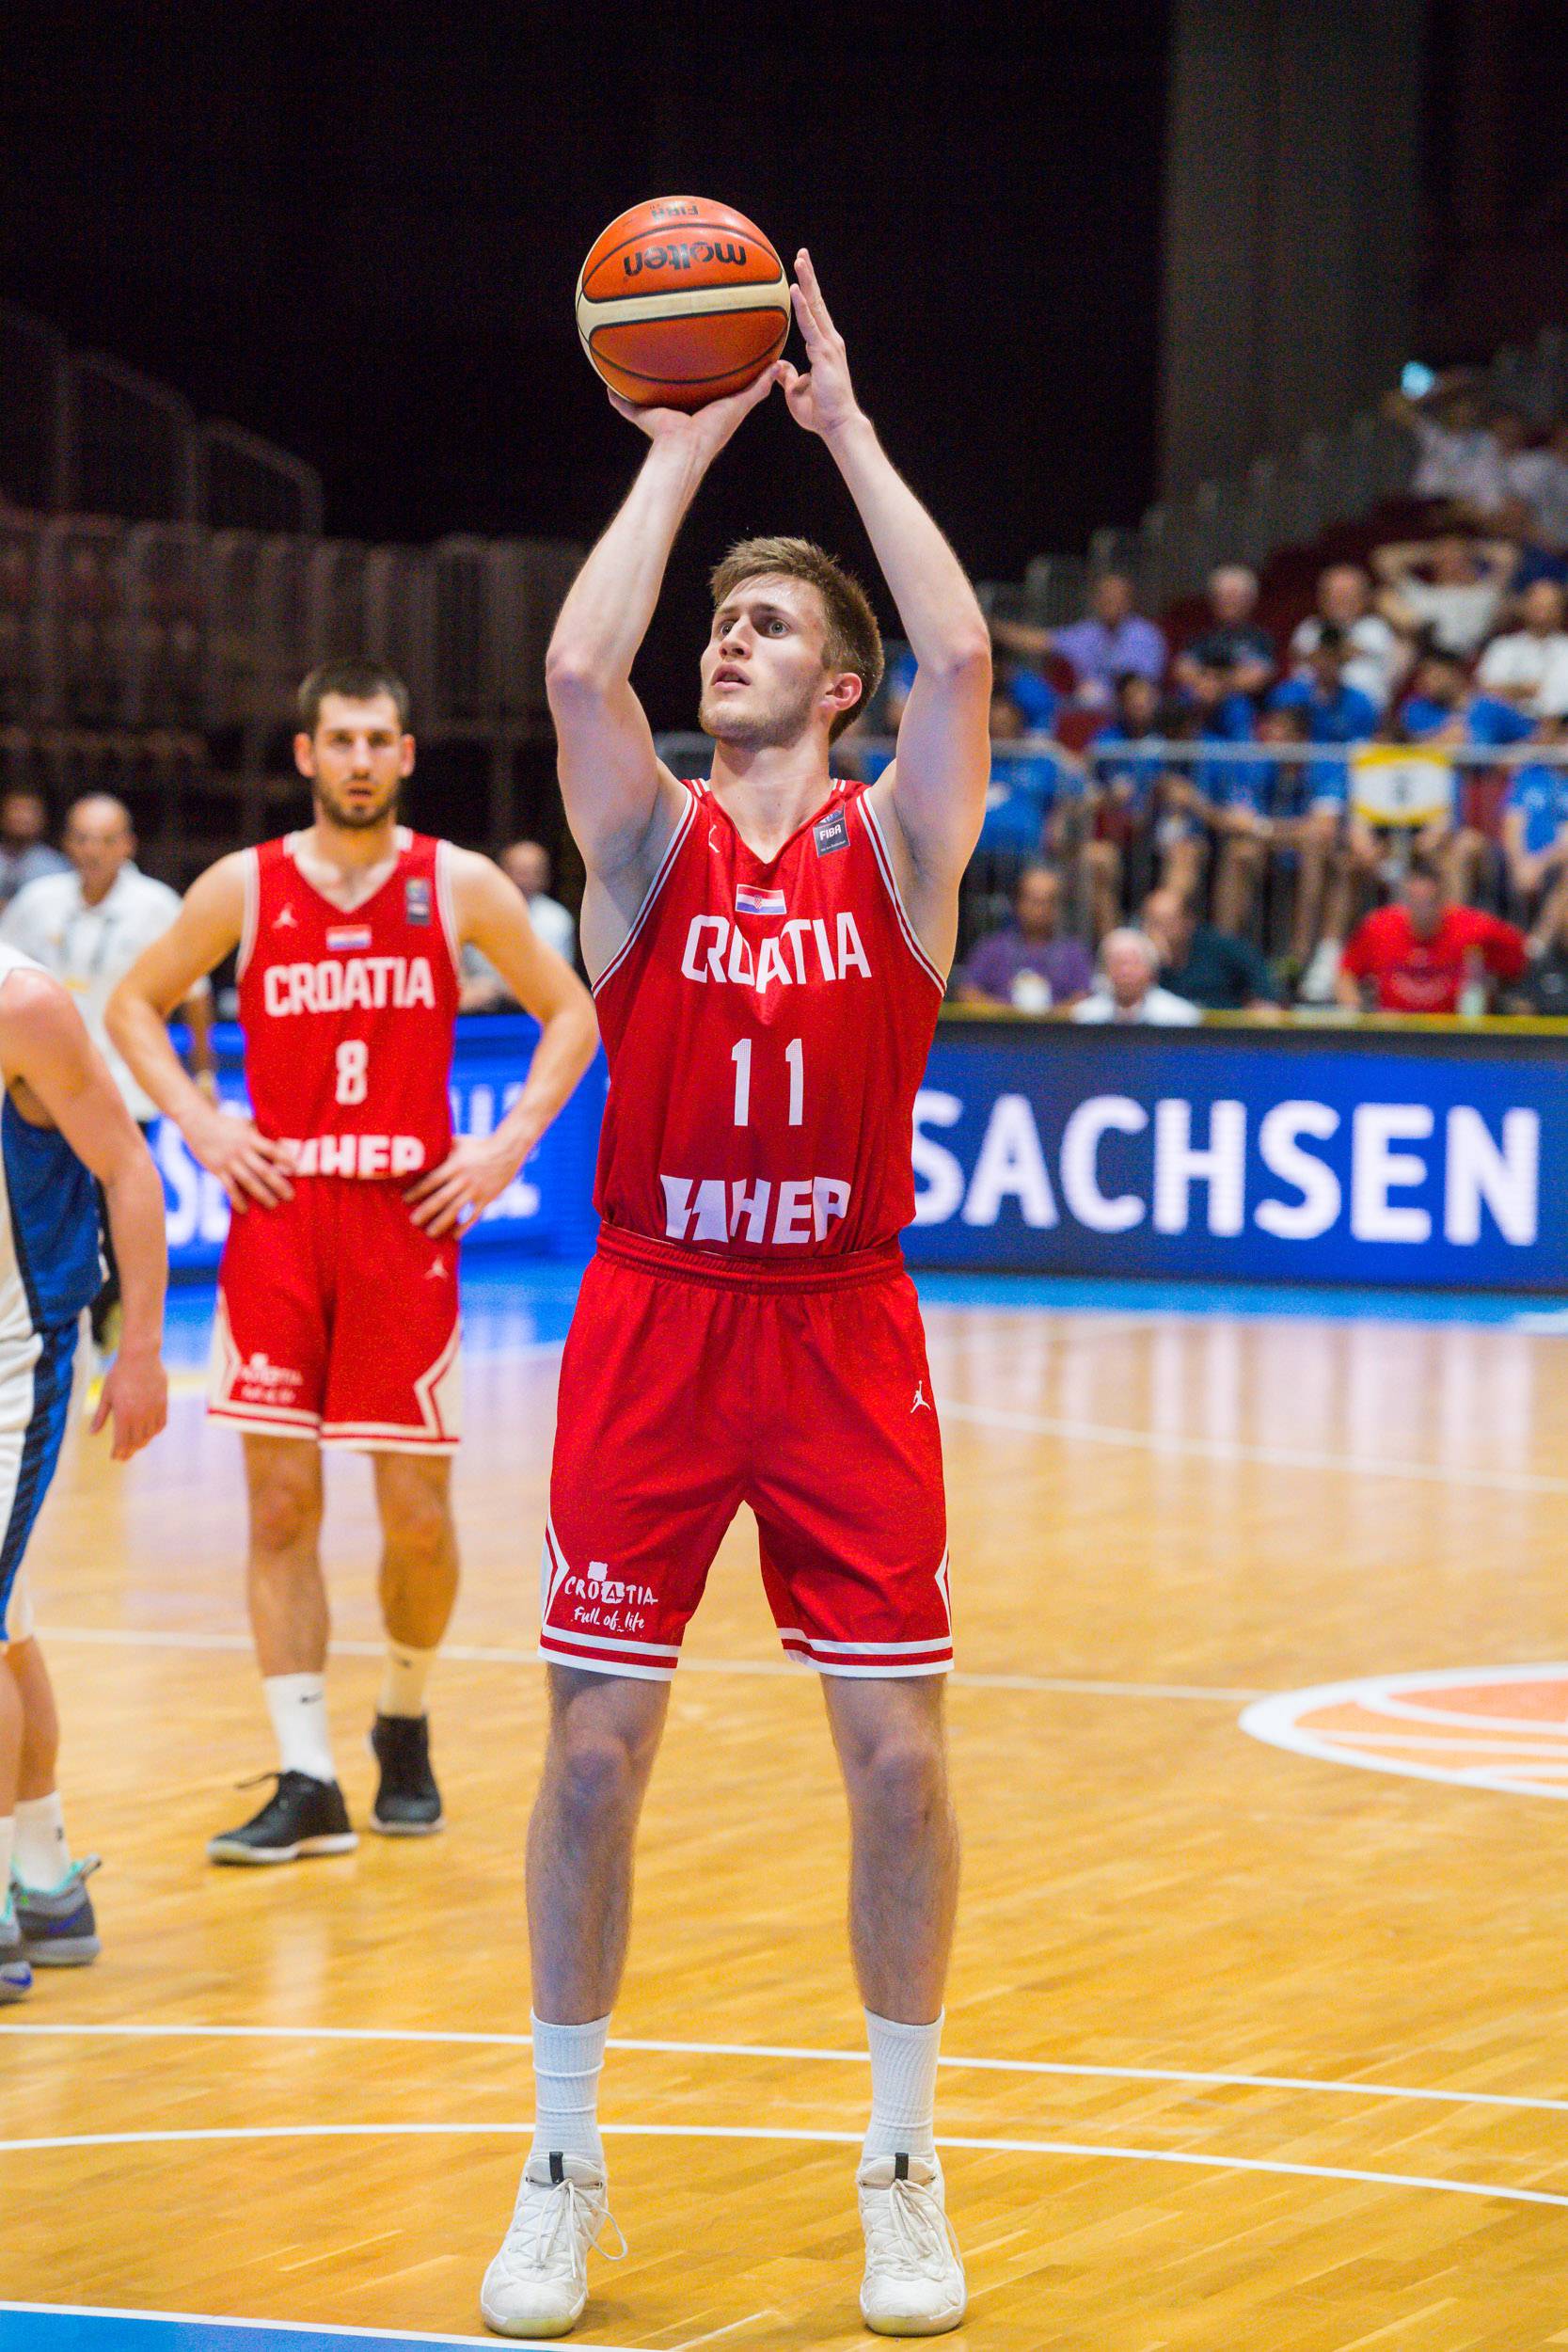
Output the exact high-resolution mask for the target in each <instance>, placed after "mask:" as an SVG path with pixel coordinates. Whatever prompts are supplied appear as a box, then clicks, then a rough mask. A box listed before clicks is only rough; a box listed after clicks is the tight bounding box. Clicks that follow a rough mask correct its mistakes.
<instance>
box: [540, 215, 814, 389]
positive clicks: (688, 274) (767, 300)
mask: <svg viewBox="0 0 1568 2352" xmlns="http://www.w3.org/2000/svg"><path fill="white" fill-rule="evenodd" d="M577 310H578V334H579V335H580V336H581V338H582V347H583V349H584V351H586V352H587V354H588V357H589V358H590V359H591V360H592V361H593V363H594V367H595V368H596V369H597V370H598V372H599V373H600V375H602V376H603V378H604V380H605V382H606V383H607V384H608V385H609V386H610V389H611V391H614V392H619V393H620V395H621V397H622V398H623V400H629V401H632V402H634V403H635V404H636V405H637V406H638V407H639V408H686V409H692V408H705V407H706V405H707V404H708V402H709V401H710V400H721V399H722V398H723V396H724V394H725V393H726V392H738V391H743V390H744V389H745V388H746V386H747V385H748V384H751V383H753V382H754V381H755V379H756V378H757V377H758V376H759V375H760V374H761V373H762V372H763V370H764V368H766V367H768V366H769V365H770V364H771V363H772V361H773V360H775V359H776V358H778V356H779V354H780V352H781V351H782V350H783V349H784V338H785V337H786V336H787V335H788V333H789V316H790V312H789V281H788V279H787V278H785V276H784V264H783V262H781V261H780V260H779V257H778V255H777V254H776V253H775V252H774V250H773V248H772V246H770V245H769V244H768V239H767V238H766V237H765V236H764V235H763V234H762V231H761V230H759V229H756V228H754V227H753V226H752V222H751V221H749V220H747V219H746V217H745V216H744V215H743V214H740V213H732V212H731V210H730V209H729V206H728V205H727V204H709V203H706V202H705V200H704V199H702V198H701V197H695V196H661V197H658V198H657V199H655V200H654V201H653V202H652V203H649V204H634V205H633V206H632V209H631V211H630V212H629V213H623V214H622V215H620V217H619V219H617V220H612V221H611V222H610V227H609V228H608V229H607V230H605V231H604V232H603V234H602V235H601V236H599V237H598V238H597V239H596V240H595V241H594V246H593V249H592V250H591V252H590V253H589V256H588V259H587V261H586V262H584V263H583V265H582V271H581V275H580V276H579V277H578V294H577Z"/></svg>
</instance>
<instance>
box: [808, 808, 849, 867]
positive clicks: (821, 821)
mask: <svg viewBox="0 0 1568 2352" xmlns="http://www.w3.org/2000/svg"><path fill="white" fill-rule="evenodd" d="M811 837H812V839H813V840H814V841H815V842H816V854H817V856H818V857H831V856H832V852H833V851H834V850H847V848H848V847H849V819H848V818H847V817H846V816H845V814H844V811H843V810H842V809H841V808H834V809H830V810H829V812H828V814H827V816H826V817H819V818H817V820H816V824H815V825H813V827H812V829H811Z"/></svg>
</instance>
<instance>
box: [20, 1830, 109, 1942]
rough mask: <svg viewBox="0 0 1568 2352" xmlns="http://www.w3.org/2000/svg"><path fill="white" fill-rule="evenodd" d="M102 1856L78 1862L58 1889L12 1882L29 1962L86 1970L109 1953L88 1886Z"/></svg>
mask: <svg viewBox="0 0 1568 2352" xmlns="http://www.w3.org/2000/svg"><path fill="white" fill-rule="evenodd" d="M98 1867H100V1866H99V1860H98V1856H97V1855H96V1854H95V1853H90V1854H88V1855H87V1859H86V1860H85V1861H84V1862H73V1863H72V1864H71V1867H70V1869H69V1870H68V1871H67V1872H66V1874H65V1876H64V1878H63V1879H61V1881H60V1883H59V1884H58V1886H48V1887H42V1886H24V1884H23V1883H22V1881H21V1880H20V1879H19V1878H13V1879H12V1880H11V1899H12V1901H13V1902H14V1903H15V1905H16V1924H17V1926H18V1927H19V1928H20V1929H21V1931H22V1941H23V1944H24V1947H25V1949H26V1954H27V1958H28V1959H29V1960H30V1961H31V1962H32V1963H33V1965H34V1967H35V1968H85V1967H86V1966H87V1963H88V1962H89V1961H92V1960H96V1959H97V1958H98V1955H99V1953H100V1952H101V1951H102V1950H103V1946H102V1945H101V1944H100V1942H99V1940H98V1922H97V1920H96V1919H95V1918H94V1917H93V1915H92V1897H91V1896H90V1895H89V1894H88V1893H87V1880H88V1879H89V1878H91V1876H92V1874H93V1872H94V1871H95V1870H96V1869H97V1868H98Z"/></svg>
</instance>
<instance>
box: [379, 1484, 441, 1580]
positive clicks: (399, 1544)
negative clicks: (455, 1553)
mask: <svg viewBox="0 0 1568 2352" xmlns="http://www.w3.org/2000/svg"><path fill="white" fill-rule="evenodd" d="M383 1521H384V1525H385V1529H386V1535H387V1541H388V1544H389V1545H390V1546H392V1547H394V1548H395V1549H396V1550H397V1552H398V1555H399V1557H400V1558H402V1559H404V1560H406V1561H408V1562H410V1563H411V1564H412V1565H415V1566H428V1567H433V1566H435V1565H436V1563H437V1562H438V1561H440V1560H441V1559H443V1558H444V1557H445V1555H446V1553H447V1550H448V1549H449V1547H450V1545H451V1512H450V1511H449V1510H448V1507H447V1499H446V1496H445V1494H444V1492H442V1491H441V1490H440V1489H438V1488H436V1487H433V1486H425V1485H419V1486H404V1487H402V1488H400V1489H399V1490H397V1491H396V1492H395V1493H394V1494H392V1495H389V1496H386V1497H384V1499H383Z"/></svg>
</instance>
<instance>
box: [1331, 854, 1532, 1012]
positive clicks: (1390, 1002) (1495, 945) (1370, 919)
mask: <svg viewBox="0 0 1568 2352" xmlns="http://www.w3.org/2000/svg"><path fill="white" fill-rule="evenodd" d="M1524 970H1525V935H1524V933H1523V931H1520V930H1515V929H1514V927H1513V924H1512V923H1504V922H1500V921H1499V920H1498V918H1497V916H1496V915H1495V914H1482V913H1481V910H1480V908H1479V907H1463V906H1456V905H1455V904H1454V903H1453V901H1452V900H1451V899H1450V898H1449V897H1448V895H1447V892H1446V891H1445V889H1444V886H1443V878H1442V876H1441V874H1440V873H1439V872H1438V870H1437V868H1436V867H1435V866H1431V865H1428V864H1427V863H1426V862H1425V861H1424V860H1422V859H1417V860H1416V861H1415V862H1414V863H1413V864H1412V865H1411V866H1410V869H1409V871H1408V873H1407V874H1406V875H1405V878H1404V883H1403V887H1402V891H1401V894H1400V898H1399V900H1398V902H1397V903H1396V904H1394V905H1392V906H1386V907H1379V908H1378V909H1377V910H1376V912H1375V913H1373V914H1369V915H1367V916H1366V917H1365V918H1364V919H1363V920H1362V921H1361V922H1360V923H1358V924H1357V925H1356V927H1355V930H1354V931H1353V932H1352V933H1351V936H1350V939H1349V941H1348V942H1347V944H1346V946H1345V952H1344V957H1343V961H1342V962H1341V964H1340V969H1339V977H1338V987H1337V992H1336V993H1337V994H1338V1000H1339V1002H1340V1004H1342V1005H1345V1006H1348V1007H1350V1008H1351V1009H1354V1010H1356V1011H1359V1010H1361V1009H1363V1007H1364V1005H1365V1003H1366V1001H1367V999H1368V998H1369V997H1370V1001H1371V1004H1372V1006H1373V1007H1374V1008H1375V1009H1376V1010H1378V1011H1380V1012H1426V1013H1437V1012H1441V1013H1453V1012H1459V1011H1461V1010H1463V1011H1465V1012H1468V1011H1471V1010H1474V1011H1477V1012H1481V1011H1484V1010H1485V1009H1486V1006H1487V1004H1488V1003H1489V1002H1490V1000H1491V995H1492V993H1493V990H1494V988H1495V987H1496V985H1497V983H1498V982H1499V981H1500V982H1503V983H1505V984H1506V983H1509V982H1512V981H1514V980H1517V979H1519V978H1520V977H1522V976H1523V974H1524Z"/></svg>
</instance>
